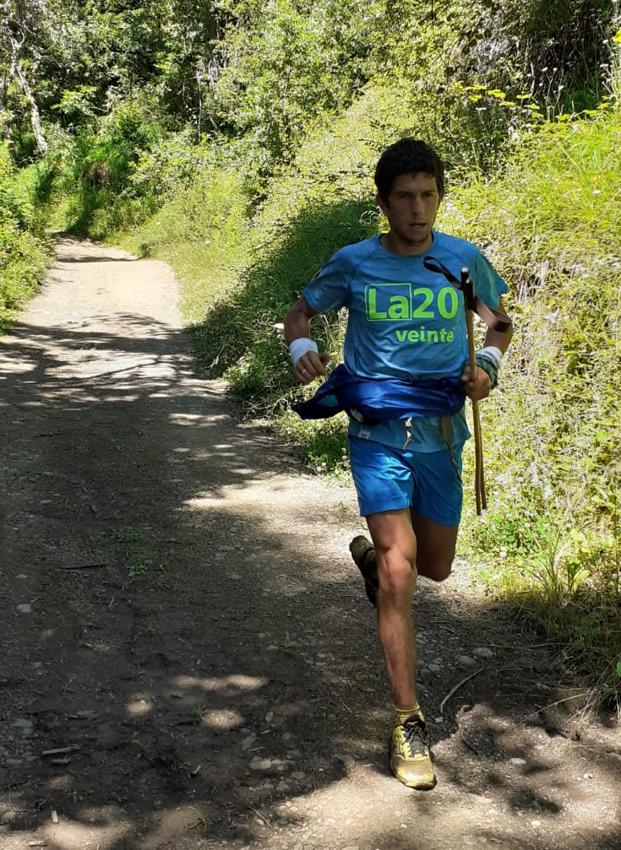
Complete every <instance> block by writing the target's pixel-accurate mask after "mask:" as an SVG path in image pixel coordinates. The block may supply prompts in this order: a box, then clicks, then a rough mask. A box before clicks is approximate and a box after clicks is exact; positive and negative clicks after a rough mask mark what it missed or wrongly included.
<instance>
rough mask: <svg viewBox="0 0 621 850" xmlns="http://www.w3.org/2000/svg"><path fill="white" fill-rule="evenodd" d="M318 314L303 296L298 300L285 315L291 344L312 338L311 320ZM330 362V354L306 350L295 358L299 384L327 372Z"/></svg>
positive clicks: (286, 335)
mask: <svg viewBox="0 0 621 850" xmlns="http://www.w3.org/2000/svg"><path fill="white" fill-rule="evenodd" d="M316 315H317V312H316V310H313V308H312V307H310V306H309V305H308V304H307V303H306V301H305V300H304V299H303V298H300V299H299V301H296V303H295V304H294V305H293V307H292V308H291V309H290V310H289V312H288V313H287V315H286V316H285V339H286V340H287V343H288V344H289V346H291V343H294V342H295V340H309V339H310V320H311V319H312V318H313V316H316ZM294 352H295V345H294V348H293V350H292V353H294ZM294 356H295V355H294ZM329 362H330V355H329V354H325V353H324V354H319V352H317V351H306V352H305V353H303V354H302V355H301V356H300V357H298V358H297V359H295V362H294V366H293V375H294V377H295V379H296V381H297V382H298V383H299V384H310V383H311V382H312V381H314V380H315V378H319V377H320V376H321V375H325V374H326V366H327V365H328V363H329Z"/></svg>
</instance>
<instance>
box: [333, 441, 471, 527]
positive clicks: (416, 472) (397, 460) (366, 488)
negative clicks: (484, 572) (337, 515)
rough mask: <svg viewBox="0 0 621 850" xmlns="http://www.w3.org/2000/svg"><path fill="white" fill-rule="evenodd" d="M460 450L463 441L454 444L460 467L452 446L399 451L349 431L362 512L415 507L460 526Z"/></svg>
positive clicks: (431, 517)
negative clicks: (435, 450)
mask: <svg viewBox="0 0 621 850" xmlns="http://www.w3.org/2000/svg"><path fill="white" fill-rule="evenodd" d="M462 449H463V443H462V444H461V445H460V446H456V447H455V465H456V467H457V469H456V468H455V466H454V465H453V463H452V462H451V458H450V456H449V451H448V449H443V450H442V451H438V452H417V451H413V450H411V449H405V450H401V449H394V448H392V447H391V446H386V445H384V443H377V442H374V441H372V440H364V439H361V438H360V437H352V436H350V437H349V457H350V462H351V471H352V475H353V477H354V483H355V485H356V491H357V493H358V504H359V505H360V515H361V516H365V517H366V516H369V514H376V513H381V512H382V511H396V510H400V509H401V508H409V507H412V508H413V509H414V513H416V514H418V515H419V516H422V517H425V519H429V520H431V521H432V522H437V523H438V524H439V525H448V526H456V525H459V520H460V517H461V506H462V501H463V487H462V484H461V480H460V479H461V470H462V462H461V454H462Z"/></svg>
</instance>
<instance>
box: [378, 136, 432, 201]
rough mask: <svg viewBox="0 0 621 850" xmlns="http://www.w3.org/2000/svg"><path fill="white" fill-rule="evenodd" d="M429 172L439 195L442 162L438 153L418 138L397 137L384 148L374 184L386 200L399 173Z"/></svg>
mask: <svg viewBox="0 0 621 850" xmlns="http://www.w3.org/2000/svg"><path fill="white" fill-rule="evenodd" d="M421 171H422V172H425V173H426V174H431V176H432V177H434V178H435V181H436V187H437V189H438V194H439V195H440V197H442V196H443V195H444V163H443V162H442V160H441V159H440V157H439V156H438V154H437V153H436V152H435V151H434V150H433V149H432V148H430V147H429V145H428V144H427V143H426V142H422V141H421V140H420V139H410V138H407V137H406V138H405V139H399V141H398V142H395V143H394V145H390V147H388V148H386V150H385V151H384V153H383V154H382V155H381V156H380V158H379V162H378V163H377V166H376V168H375V185H376V186H377V193H378V195H379V196H380V198H381V199H382V200H383V201H387V200H388V196H389V195H390V193H391V191H392V187H393V185H394V183H395V180H396V179H397V177H399V176H401V174H419V173H420V172H421Z"/></svg>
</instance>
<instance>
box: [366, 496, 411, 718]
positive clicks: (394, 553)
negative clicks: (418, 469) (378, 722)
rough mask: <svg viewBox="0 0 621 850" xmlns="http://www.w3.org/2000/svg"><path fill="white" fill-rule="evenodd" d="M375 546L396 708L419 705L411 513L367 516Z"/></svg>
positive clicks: (381, 629)
mask: <svg viewBox="0 0 621 850" xmlns="http://www.w3.org/2000/svg"><path fill="white" fill-rule="evenodd" d="M367 525H368V526H369V532H370V533H371V539H372V540H373V545H374V547H375V554H376V559H377V570H378V578H379V592H378V599H377V627H378V633H379V639H380V644H381V646H382V650H383V652H384V657H385V659H386V671H387V674H388V681H389V683H390V689H391V691H392V695H393V699H394V702H395V705H398V706H404V707H405V706H414V705H416V682H415V669H416V649H415V637H414V623H413V618H412V599H413V596H414V591H415V589H416V568H415V566H414V565H415V563H416V538H415V536H414V531H413V529H412V523H411V520H410V513H409V511H408V510H406V509H403V510H398V511H384V512H382V513H378V514H371V515H370V516H368V517H367Z"/></svg>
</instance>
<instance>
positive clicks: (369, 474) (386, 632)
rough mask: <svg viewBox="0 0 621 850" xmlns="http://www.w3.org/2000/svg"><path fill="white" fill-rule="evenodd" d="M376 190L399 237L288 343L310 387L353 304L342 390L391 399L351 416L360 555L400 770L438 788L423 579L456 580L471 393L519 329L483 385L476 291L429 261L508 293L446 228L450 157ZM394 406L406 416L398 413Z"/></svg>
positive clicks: (387, 173) (362, 254) (491, 357)
mask: <svg viewBox="0 0 621 850" xmlns="http://www.w3.org/2000/svg"><path fill="white" fill-rule="evenodd" d="M375 184H376V186H377V203H378V204H379V206H380V208H381V210H382V212H383V213H384V215H385V216H386V218H387V220H388V223H389V231H388V233H384V234H382V235H380V236H373V237H371V238H370V239H365V240H363V241H362V242H358V243H356V244H354V245H347V246H345V247H344V248H341V249H340V250H339V251H337V252H336V254H334V256H333V257H332V258H331V260H330V261H329V262H328V263H327V264H326V265H325V266H324V267H323V268H322V269H321V271H320V272H319V273H318V274H317V276H316V277H315V278H314V279H313V281H312V282H311V283H310V284H309V286H307V287H306V288H305V289H304V291H303V295H302V298H300V299H299V301H298V302H297V303H296V304H295V305H294V306H293V307H292V308H291V310H290V311H289V313H288V314H287V316H286V318H285V336H286V339H287V342H288V343H289V346H290V353H291V358H292V361H293V371H294V376H295V378H296V380H297V381H298V382H299V383H301V384H309V383H311V382H312V381H314V380H315V379H316V378H318V377H320V376H323V375H325V374H326V367H327V364H328V360H329V357H328V355H327V354H325V353H320V352H319V351H318V348H317V345H316V344H315V343H314V342H313V341H312V340H311V339H310V338H309V336H310V320H311V319H312V317H313V316H315V315H317V314H318V313H324V312H326V311H329V310H337V309H339V308H341V307H344V306H345V307H347V308H348V324H347V332H346V336H345V346H344V355H345V356H344V366H343V367H339V369H337V370H335V371H334V372H333V373H332V378H331V381H332V380H333V379H335V378H337V375H336V373H338V380H337V384H338V387H339V392H340V387H341V383H339V382H344V384H345V386H346V388H347V391H348V392H349V391H350V390H351V391H353V393H354V396H356V394H359V393H362V401H363V402H364V401H367V400H368V399H367V398H366V396H368V395H369V394H371V395H372V396H376V395H377V393H378V392H380V393H381V394H383V395H382V397H381V398H380V400H379V401H377V402H376V407H377V411H379V413H378V416H377V417H373V416H371V417H369V416H368V415H366V416H365V415H360V414H359V411H358V410H356V409H355V405H349V404H343V405H342V408H341V409H343V408H344V409H347V410H348V413H349V414H350V426H349V446H350V460H351V468H352V474H353V478H354V482H355V485H356V490H357V494H358V501H359V505H360V514H361V516H364V517H365V519H366V522H367V526H368V528H369V532H370V535H371V539H372V541H373V545H371V543H369V542H368V541H367V540H366V538H364V537H357V538H355V539H354V540H353V541H352V544H351V547H350V548H351V551H352V555H353V557H354V560H355V562H356V563H357V564H358V566H359V568H360V570H361V572H362V574H363V576H364V579H365V587H366V591H367V595H368V597H369V599H370V601H371V602H372V604H374V605H376V607H377V625H378V632H379V640H380V643H381V646H382V650H383V653H384V657H385V661H386V670H387V676H388V681H389V684H390V689H391V692H392V697H393V701H394V728H393V732H392V736H391V744H390V765H391V769H392V771H393V773H394V774H395V776H396V777H397V779H399V780H400V781H401V782H403V783H404V784H405V785H407V786H409V787H411V788H418V789H427V788H432V787H433V786H434V785H435V782H436V779H435V774H434V769H433V765H432V762H431V757H430V753H429V745H428V738H427V731H426V724H425V719H424V716H423V713H422V711H421V708H420V706H419V704H418V700H417V697H416V681H415V672H416V650H415V633H414V622H413V617H412V599H413V595H414V591H415V587H416V577H417V576H418V575H420V576H424V577H425V578H428V579H432V580H433V581H444V579H446V578H448V576H449V574H450V572H451V565H452V562H453V558H454V555H455V542H456V539H457V530H458V526H459V520H460V515H461V505H462V484H461V477H460V474H461V454H462V448H463V445H464V442H465V441H466V440H467V439H468V438H469V436H470V435H469V432H468V428H467V425H466V419H465V415H464V406H463V401H464V396H465V395H468V396H469V397H470V398H471V399H477V400H478V399H483V398H485V397H486V396H487V395H488V394H489V392H490V390H491V389H492V386H494V385H495V383H496V377H497V373H498V368H499V366H500V361H501V359H502V355H503V353H504V352H505V351H506V350H507V348H508V346H509V342H510V339H511V328H510V324H509V323H507V325H506V327H505V330H504V331H503V332H501V331H499V330H494V329H489V330H488V332H487V336H486V339H485V347H484V348H483V349H482V350H481V351H479V353H478V355H477V371H476V374H475V375H470V371H469V368H468V367H467V361H468V346H467V335H466V322H465V311H464V306H463V294H462V293H461V292H460V291H459V289H458V288H457V287H456V286H454V285H452V284H451V283H450V282H449V281H448V280H447V279H446V277H444V276H443V275H442V274H439V273H438V272H437V270H436V271H431V270H430V269H429V268H427V267H426V266H425V258H430V257H433V258H434V260H435V261H439V262H440V263H442V264H443V265H444V266H445V267H446V268H447V269H448V270H450V272H451V273H452V274H453V275H454V276H455V279H457V280H458V279H459V274H460V271H461V268H462V267H463V266H467V267H468V268H469V269H470V272H471V276H472V279H473V281H474V284H475V294H476V296H477V297H478V299H479V300H480V301H481V302H483V304H486V305H488V306H489V307H491V308H496V309H497V311H498V312H499V313H502V314H503V315H505V314H504V309H503V307H502V302H501V296H502V294H503V293H505V292H506V291H507V285H506V284H505V282H504V281H503V280H502V279H501V278H500V277H499V275H498V274H497V273H496V271H495V270H494V269H493V267H492V266H491V265H490V263H489V262H488V261H487V260H486V259H485V257H484V256H483V255H482V254H481V252H480V251H479V249H478V248H476V246H474V245H472V244H470V243H469V242H466V241H464V240H462V239H457V238H455V237H452V236H448V235H446V234H444V233H440V232H438V231H435V230H434V229H433V225H434V222H435V219H436V215H437V212H438V207H439V205H440V202H441V200H442V196H443V194H444V165H443V163H442V160H441V159H440V158H439V157H438V156H437V154H436V153H435V152H434V151H433V150H432V149H431V148H430V147H429V146H428V145H426V144H425V143H424V142H422V141H418V140H414V139H409V138H406V139H402V140H401V141H399V142H397V143H396V144H394V145H391V146H390V147H389V148H387V150H385V151H384V153H383V154H382V156H381V157H380V160H379V162H378V164H377V167H376V171H375ZM436 268H437V263H436ZM329 383H330V382H329ZM325 386H328V384H326V385H325ZM455 386H457V388H458V390H459V393H460V395H459V394H458V396H457V398H458V401H457V404H456V405H455ZM404 387H405V389H406V392H407V393H408V394H412V399H413V403H412V410H410V409H409V407H407V406H406V407H403V409H401V408H400V407H399V404H396V405H395V403H394V398H395V397H396V395H399V394H400V393H401V391H402V390H403V388H404ZM445 391H446V393H448V395H447V398H449V401H447V403H446V405H445V409H444V408H442V403H440V405H439V407H440V408H442V409H439V407H438V403H437V400H433V399H432V396H433V397H434V399H435V395H434V394H435V393H436V392H440V393H443V392H445ZM464 391H465V392H464ZM320 392H321V391H320ZM395 394H396V395H395ZM414 396H415V398H414ZM327 399H328V402H330V401H331V400H332V401H333V400H334V396H333V395H330V394H328V396H327ZM325 401H326V398H324V399H323V402H322V403H325ZM309 404H312V402H311V403H309ZM408 405H409V402H408ZM393 406H395V413H394V418H392V416H391V414H387V413H386V411H387V410H390V409H391V408H392V407H393ZM302 407H304V405H302ZM361 409H365V410H366V409H367V408H364V407H361ZM456 410H457V412H455V411H456ZM406 414H407V415H406ZM311 415H317V414H316V413H314V414H311ZM319 415H321V414H319ZM328 415H330V414H328Z"/></svg>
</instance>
